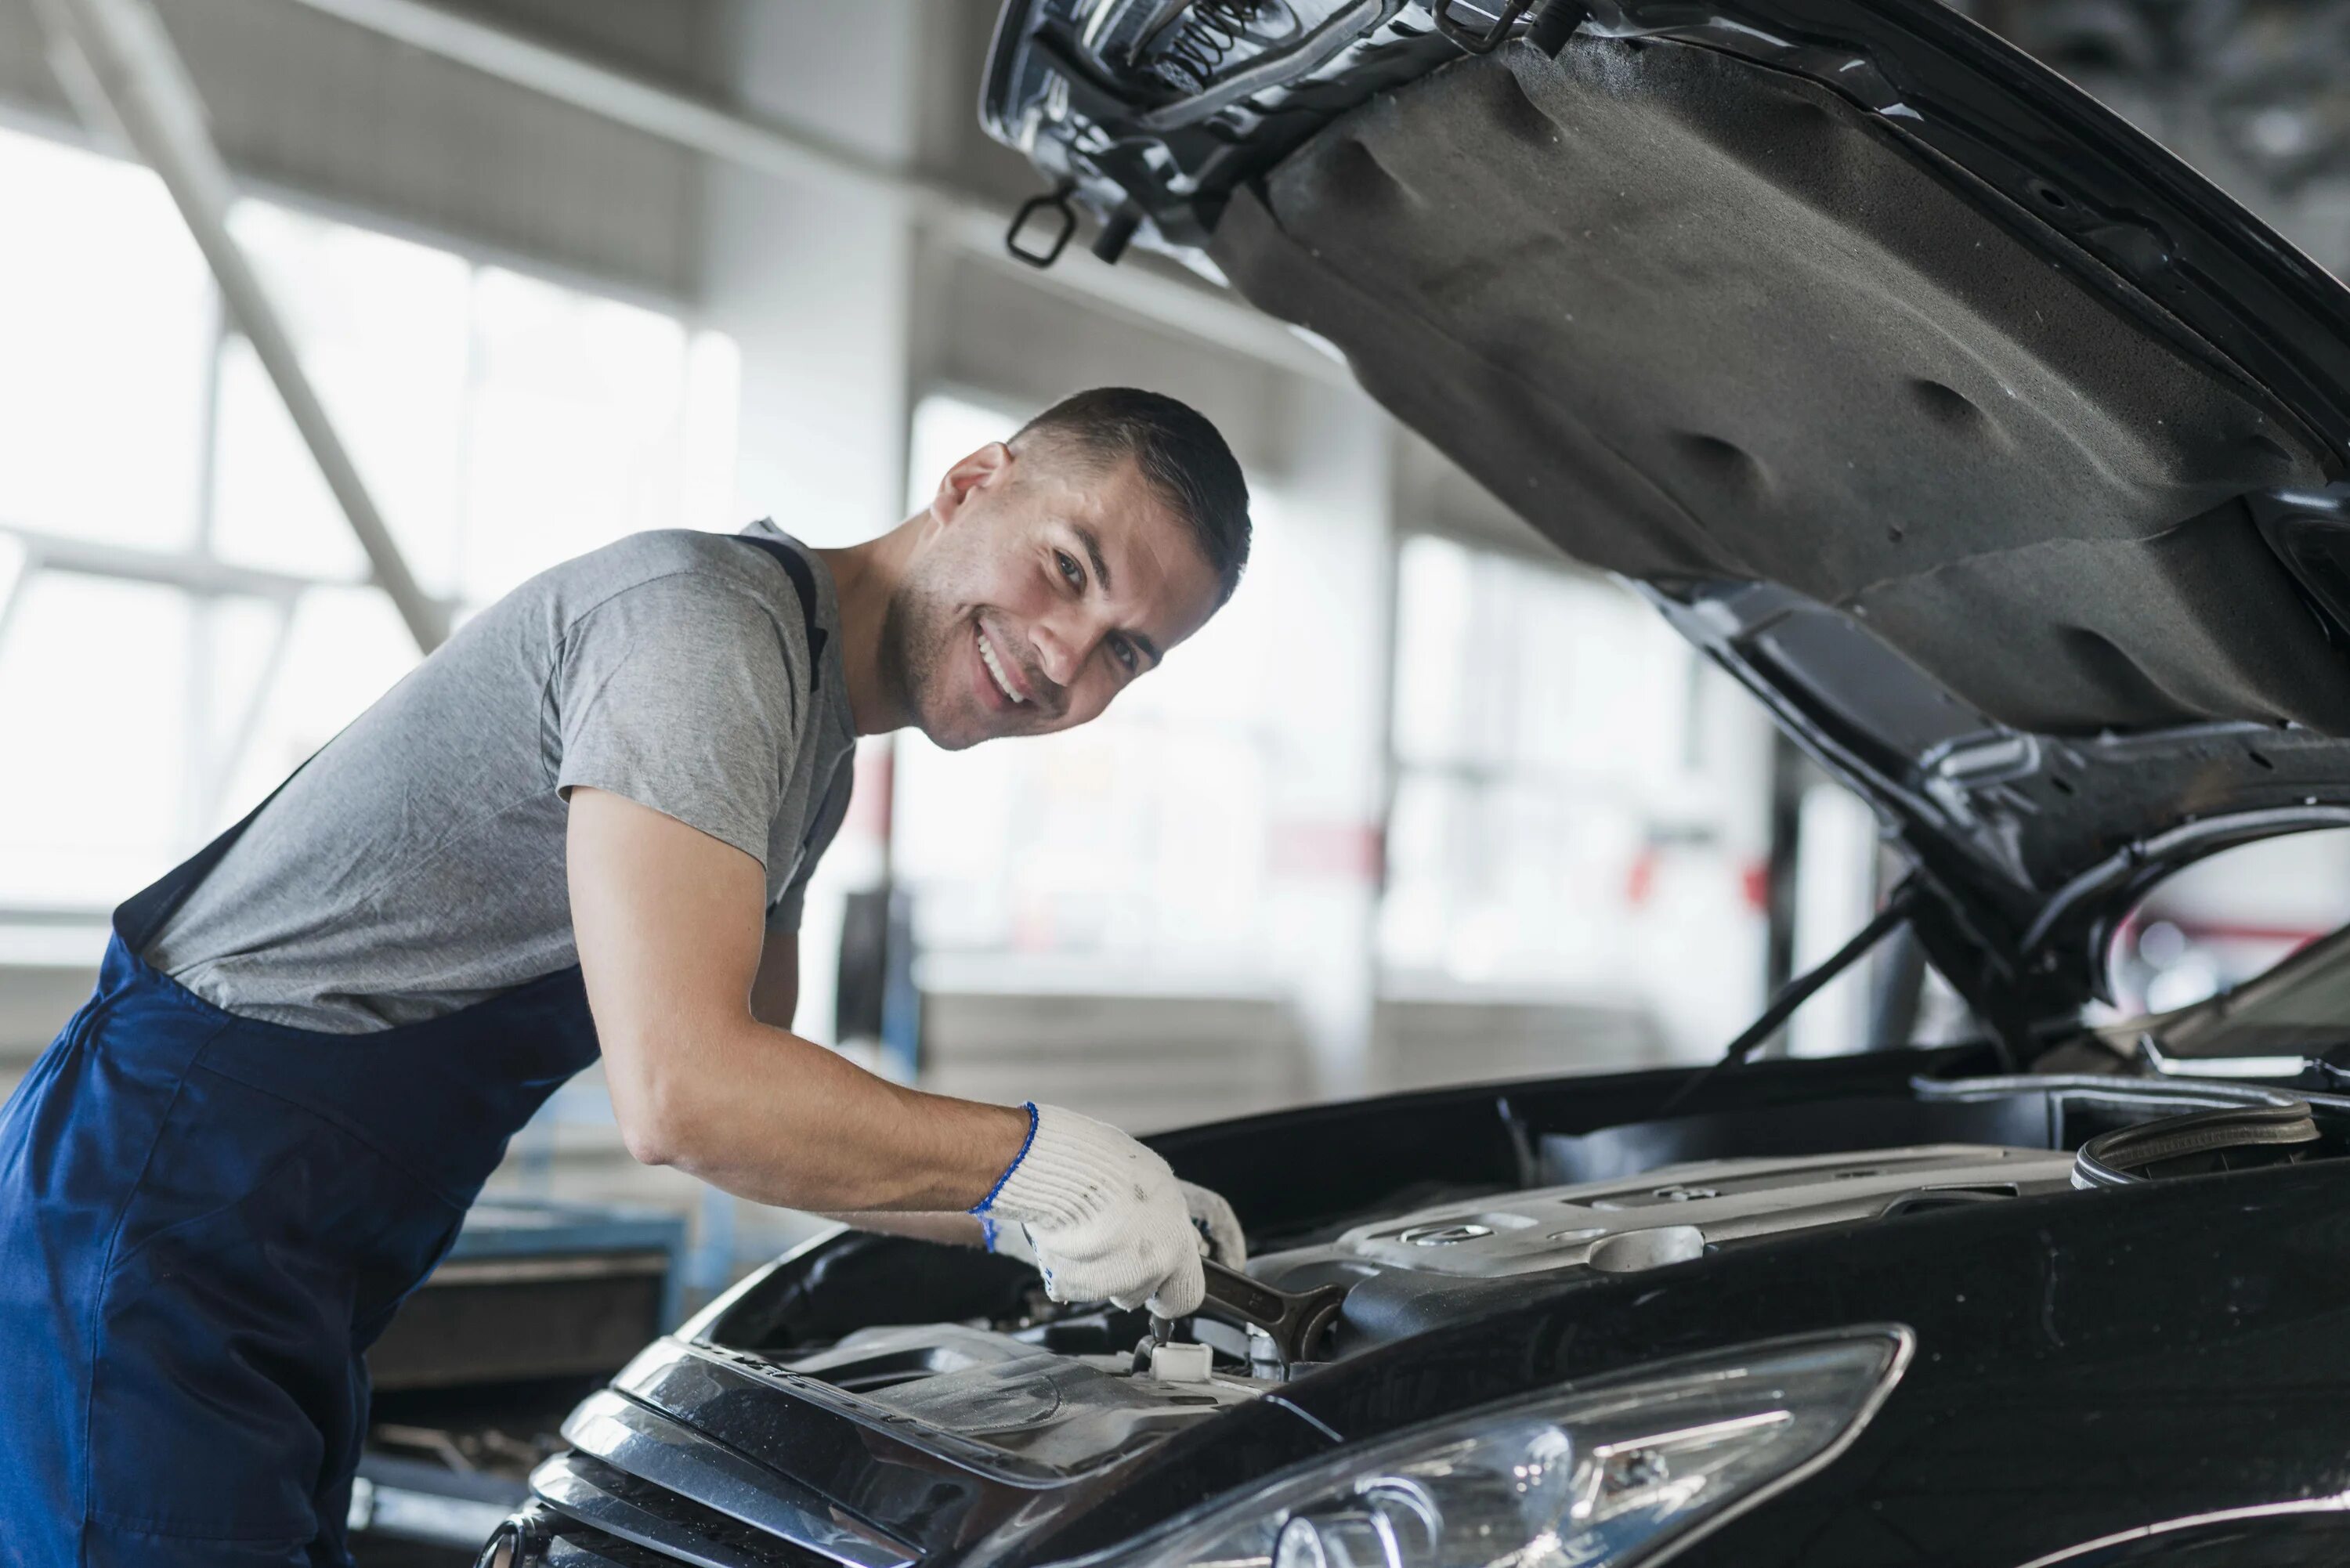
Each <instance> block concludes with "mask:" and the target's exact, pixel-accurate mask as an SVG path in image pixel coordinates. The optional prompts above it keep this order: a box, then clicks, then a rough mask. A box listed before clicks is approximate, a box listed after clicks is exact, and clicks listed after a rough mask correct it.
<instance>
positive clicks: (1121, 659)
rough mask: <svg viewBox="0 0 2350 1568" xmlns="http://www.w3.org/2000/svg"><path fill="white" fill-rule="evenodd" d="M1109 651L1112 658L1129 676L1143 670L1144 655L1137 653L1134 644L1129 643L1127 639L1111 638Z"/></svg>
mask: <svg viewBox="0 0 2350 1568" xmlns="http://www.w3.org/2000/svg"><path fill="white" fill-rule="evenodd" d="M1109 651H1110V656H1111V657H1112V658H1114V659H1117V660H1118V663H1119V664H1121V665H1123V666H1124V667H1125V669H1126V672H1127V673H1128V675H1131V674H1133V673H1134V672H1135V671H1136V670H1139V669H1140V668H1142V655H1140V654H1139V653H1137V652H1136V651H1135V650H1134V644H1132V643H1130V642H1128V641H1127V640H1126V639H1124V638H1122V637H1113V638H1111V639H1109Z"/></svg>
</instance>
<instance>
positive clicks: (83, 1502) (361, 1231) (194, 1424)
mask: <svg viewBox="0 0 2350 1568" xmlns="http://www.w3.org/2000/svg"><path fill="white" fill-rule="evenodd" d="M745 542H746V543H750V544H754V545H760V546H761V547H763V548H766V549H767V550H768V551H769V553H770V554H772V555H774V556H775V557H776V559H778V560H779V561H782V562H783V563H784V564H785V569H786V570H787V571H789V572H790V574H791V576H792V578H793V583H794V586H795V588H797V589H798V590H799V591H800V594H801V597H802V604H803V607H804V608H810V609H812V605H813V588H812V585H811V584H810V583H809V581H808V580H807V577H806V573H807V570H808V568H807V566H806V562H805V561H803V560H801V559H800V558H799V557H798V556H796V555H792V554H788V553H787V551H786V550H785V549H784V548H782V547H780V546H777V545H774V544H772V543H771V542H770V541H767V540H764V539H746V541H745ZM813 621H814V617H813V614H812V613H811V615H810V622H811V628H813ZM812 662H813V661H812ZM266 805H267V803H266V802H265V803H263V805H262V806H261V807H257V808H255V812H254V814H253V815H251V816H247V817H246V818H245V819H244V821H243V822H241V823H239V824H237V825H236V826H234V827H232V828H230V829H229V830H228V831H227V832H226V833H224V834H223V835H222V836H220V837H219V838H218V839H216V840H214V841H213V843H212V844H210V845H208V846H205V848H204V849H203V851H201V852H200V853H199V854H197V855H196V856H195V857H194V858H192V859H191V860H189V861H188V862H187V863H186V864H185V865H183V866H181V867H179V868H178V869H176V870H174V871H172V873H171V874H170V875H169V876H167V877H164V878H163V879H162V880H161V881H160V882H158V883H156V884H155V885H154V886H153V887H151V888H148V889H147V890H146V891H144V892H142V893H140V894H139V895H138V896H137V897H136V898H132V899H131V900H130V902H128V903H126V904H124V905H123V906H122V907H121V908H120V909H118V910H116V911H115V915H114V932H113V936H112V939H111V940H109V943H108V945H107V950H106V960H105V963H104V966H103V967H102V969H101V970H100V971H99V983H98V989H97V991H96V992H95V993H93V994H92V995H91V997H90V999H89V1000H88V1002H85V1003H84V1004H83V1005H82V1008H81V1010H80V1011H79V1012H76V1013H75V1014H74V1016H73V1017H72V1019H71V1020H70V1021H69V1022H68V1023H67V1024H66V1027H65V1031H64V1033H61V1034H59V1035H58V1036H57V1039H56V1041H55V1042H53V1043H52V1044H50V1046H49V1048H48V1049H47V1051H46V1052H44V1053H43V1054H42V1055H41V1057H40V1059H39V1060H38V1061H37V1062H36V1064H34V1066H33V1070H32V1072H31V1073H30V1074H29V1075H27V1076H26V1079H25V1081H24V1083H23V1084H22V1085H19V1086H18V1088H17V1089H16V1093H15V1094H14V1095H13V1096H11V1097H10V1098H9V1100H8V1102H7V1105H6V1106H5V1109H0V1563H5V1564H7V1565H8V1568H18V1565H23V1568H51V1565H53V1564H55V1565H60V1568H62V1565H66V1564H74V1565H87V1568H113V1565H115V1564H120V1563H139V1564H163V1563H170V1564H173V1565H175V1568H179V1565H184V1568H226V1565H228V1564H238V1565H252V1564H260V1563H303V1564H342V1563H348V1561H349V1555H348V1551H347V1550H346V1548H345V1545H344V1518H345V1515H346V1513H347V1511H348V1508H349V1503H350V1490H351V1475H352V1471H353V1469H354V1468H355V1467H356V1466H357V1465H358V1463H359V1447H360V1443H361V1440H362V1438H363V1437H364V1436H365V1432H366V1427H367V1414H368V1377H367V1367H366V1365H365V1364H364V1362H363V1361H362V1360H361V1359H360V1357H361V1353H362V1352H364V1351H365V1350H366V1349H367V1347H368V1346H369V1345H370V1344H372V1343H373V1342H374V1340H375V1338H376V1336H377V1335H378V1334H380V1333H382V1331H383V1328H384V1325H385V1324H387V1323H389V1322H390V1319H391V1314H392V1313H393V1311H394V1309H396V1308H397V1307H398V1306H399V1305H400V1302H401V1301H402V1300H403V1299H405V1298H406V1296H407V1295H408V1293H410V1292H411V1291H412V1290H414V1289H415V1288H416V1286H417V1285H418V1284H419V1283H421V1282H422V1281H423V1280H424V1278H425V1276H427V1275H428V1274H430V1273H431V1272H432V1269H433V1267H434V1265H435V1264H437V1263H438V1262H440V1260H441V1258H442V1254H443V1253H444V1252H445V1251H447V1250H448V1248H449V1245H450V1244H451V1242H452V1241H454V1240H455V1239H456V1235H457V1228H458V1224H459V1222H460V1221H461V1220H463V1217H464V1213H465V1210H466V1208H467V1206H468V1205H470V1204H471V1203H472V1202H473V1198H474V1196H475V1195H476V1194H477V1193H478V1192H479V1191H480V1190H481V1188H482V1183H483V1182H484V1179H487V1178H488V1176H489V1174H490V1172H491V1170H492V1169H493V1168H494V1167H495V1166H496V1165H497V1163H498V1161H499V1159H500V1158H502V1157H503V1156H504V1152H505V1147H506V1139H507V1138H508V1137H510V1136H511V1135H512V1134H513V1133H514V1132H515V1130H516V1129H518V1128H519V1127H521V1126H522V1125H523V1123H525V1121H527V1120H528V1119H529V1118H530V1116H531V1114H532V1112H534V1111H536V1109H537V1108H538V1106H539V1105H540V1104H541V1103H542V1102H543V1101H545V1100H546V1097H547V1096H548V1095H550V1094H551V1093H553V1092H554V1090H555V1089H556V1086H557V1085H561V1084H562V1083H563V1082H564V1081H565V1080H566V1079H567V1078H569V1077H570V1076H571V1075H573V1074H575V1073H577V1072H578V1071H579V1070H580V1069H581V1068H582V1067H585V1066H586V1065H587V1064H589V1063H590V1062H592V1061H594V1060H595V1059H596V1055H597V1043H596V1031H595V1025H594V1023H593V1022H592V1021H591V1020H590V1018H589V1016H588V1012H587V993H586V991H585V989H584V988H583V986H582V984H581V982H580V978H579V971H578V970H577V968H576V967H574V968H571V969H567V970H563V971H559V972H557V973H554V974H549V975H546V976H544V977H542V978H540V979H538V980H536V981H531V982H530V983H529V984H526V985H523V986H520V987H517V988H516V989H515V990H513V991H509V992H503V993H501V994H500V995H498V996H495V997H493V998H491V999H490V1000H488V1001H486V1002H480V1003H477V1004H476V1005H474V1006H472V1007H467V1008H464V1009H463V1010H461V1011H459V1012H453V1013H451V1014H448V1015H447V1016H444V1017H441V1018H436V1019H432V1020H430V1021H428V1022H426V1023H412V1024H407V1025H403V1026H401V1027H399V1028H393V1029H384V1030H380V1031H376V1032H374V1033H364V1034H326V1033H314V1032H311V1031H307V1030H301V1029H290V1028H286V1027H285V1026H283V1025H280V1024H276V1023H262V1022H260V1021H257V1020H254V1019H247V1018H239V1017H235V1016H234V1015H232V1014H230V1013H227V1012H223V1011H221V1010H220V1009H219V1008H216V1007H214V1006H213V1005H212V1004H211V1003H209V1002H205V1001H203V999H202V998H201V997H198V996H197V995H195V994H194V993H193V992H190V991H189V990H187V989H186V988H185V987H183V986H182V985H180V984H179V983H178V982H177V981H173V980H172V979H171V978H170V977H169V976H167V975H164V974H161V973H159V972H158V971H155V970H154V969H152V968H151V967H150V966H149V965H148V964H147V963H146V962H145V961H144V960H142V959H141V958H140V956H139V955H140V953H141V952H143V951H144V950H146V947H147V944H148V943H149V942H150V941H151V940H152V939H153V938H154V936H155V935H156V934H157V932H158V931H159V930H161V927H162V925H163V922H164V921H165V920H167V919H170V917H171V915H172V911H173V910H174V909H177V908H178V907H179V905H180V903H181V902H182V900H183V899H184V898H186V897H187V896H188V894H189V893H190V892H191V891H192V889H193V888H195V886H196V885H197V884H198V883H199V882H201V881H202V880H203V878H204V877H205V876H206V875H207V874H208V873H210V871H211V870H212V868H213V867H214V866H215V865H216V864H218V863H219V861H220V859H221V857H223V856H224V855H225V854H226V853H227V852H228V849H229V847H230V846H232V845H233V844H234V843H235V842H236V840H237V839H238V838H239V837H240V836H242V835H243V834H244V832H245V831H246V830H247V829H248V828H250V827H251V826H252V825H253V822H254V820H255V817H257V816H259V815H261V812H262V811H263V810H265V809H266Z"/></svg>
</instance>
